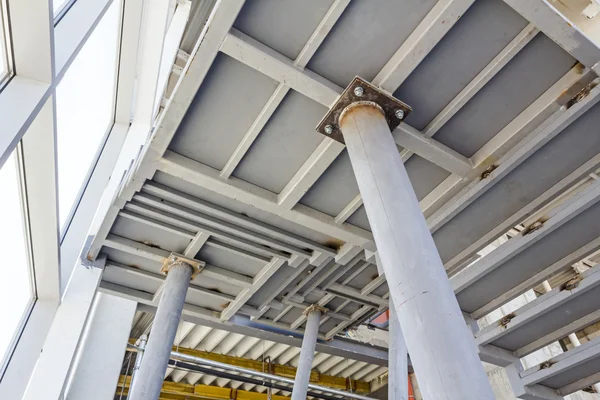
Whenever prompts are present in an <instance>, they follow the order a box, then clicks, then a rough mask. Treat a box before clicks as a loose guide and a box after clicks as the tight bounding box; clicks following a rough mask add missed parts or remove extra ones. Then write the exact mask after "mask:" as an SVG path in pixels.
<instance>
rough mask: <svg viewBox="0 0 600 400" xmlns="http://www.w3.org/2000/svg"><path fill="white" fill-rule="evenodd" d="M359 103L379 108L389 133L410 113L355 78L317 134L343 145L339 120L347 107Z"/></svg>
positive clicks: (332, 108) (408, 108) (391, 97)
mask: <svg viewBox="0 0 600 400" xmlns="http://www.w3.org/2000/svg"><path fill="white" fill-rule="evenodd" d="M359 101H361V102H362V101H365V102H372V103H375V104H377V105H378V106H379V107H381V109H382V110H383V113H384V115H385V120H386V121H387V123H388V126H389V127H390V131H393V130H394V129H396V127H397V126H398V125H400V123H401V122H402V121H403V120H404V119H405V118H406V117H407V116H408V114H409V113H410V112H411V111H412V108H411V107H410V106H408V105H407V104H405V103H403V102H401V101H400V100H398V99H396V98H395V97H394V96H392V95H391V94H390V93H388V92H386V91H385V90H383V89H381V88H378V87H377V86H375V85H373V84H371V83H369V82H367V81H366V80H364V79H362V78H361V77H358V76H357V77H355V78H354V79H353V80H352V82H350V85H348V87H347V88H346V89H345V90H344V91H343V92H342V94H341V95H340V97H338V99H337V101H336V102H335V103H334V104H333V105H332V106H331V108H330V109H329V112H328V113H327V114H325V116H324V117H323V119H322V120H321V122H319V125H317V132H319V133H321V134H323V135H325V136H327V137H329V138H331V139H333V140H336V141H338V142H340V143H344V144H345V142H344V136H343V135H342V131H341V130H340V126H339V119H340V116H341V114H342V111H343V110H344V109H345V108H346V107H347V106H349V105H350V104H352V103H355V102H359Z"/></svg>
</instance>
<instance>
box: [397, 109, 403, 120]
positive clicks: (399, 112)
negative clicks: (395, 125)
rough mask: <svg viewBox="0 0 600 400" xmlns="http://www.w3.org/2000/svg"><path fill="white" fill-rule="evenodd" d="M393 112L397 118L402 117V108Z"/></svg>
mask: <svg viewBox="0 0 600 400" xmlns="http://www.w3.org/2000/svg"><path fill="white" fill-rule="evenodd" d="M395 114H396V118H398V119H403V118H404V110H396V112H395Z"/></svg>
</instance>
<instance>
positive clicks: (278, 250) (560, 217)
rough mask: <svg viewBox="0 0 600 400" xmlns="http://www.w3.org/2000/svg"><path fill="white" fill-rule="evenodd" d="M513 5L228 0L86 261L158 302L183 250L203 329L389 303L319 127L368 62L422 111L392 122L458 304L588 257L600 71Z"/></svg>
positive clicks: (465, 306)
mask: <svg viewBox="0 0 600 400" xmlns="http://www.w3.org/2000/svg"><path fill="white" fill-rule="evenodd" d="M537 2H538V0H529V1H527V2H524V3H523V4H525V3H527V4H529V3H537ZM513 3H514V2H512V1H507V2H504V1H502V0H477V1H473V0H470V1H469V0H463V1H443V0H441V1H439V2H436V1H434V0H425V1H420V2H409V1H387V2H383V1H382V2H378V3H377V5H376V6H374V3H373V2H371V1H367V0H355V1H349V0H335V1H323V0H311V1H303V2H297V1H294V0H277V1H274V0H273V1H271V0H261V1H252V2H246V3H245V4H244V2H243V1H241V0H235V1H234V0H231V1H222V2H219V3H217V5H216V7H215V9H214V11H213V14H212V16H211V19H210V20H209V22H208V28H207V29H205V30H204V31H203V33H202V35H201V39H200V40H199V42H198V44H197V45H196V47H195V48H194V50H193V51H192V54H191V57H190V61H189V63H188V65H187V66H186V68H185V69H184V73H183V74H182V78H181V80H180V81H179V83H178V85H177V87H176V88H175V91H174V94H173V97H172V98H171V99H169V100H168V101H167V103H166V106H165V109H164V110H163V112H162V115H161V117H160V119H159V121H158V124H157V126H156V129H155V131H154V132H153V135H152V138H151V139H150V140H149V142H148V143H147V145H146V146H145V148H144V150H143V152H142V154H141V156H140V157H139V159H138V160H137V162H136V164H135V165H134V166H133V167H132V169H131V171H129V174H128V175H127V176H126V177H125V179H124V181H123V184H122V188H121V191H120V194H119V196H118V197H117V198H116V199H115V200H114V201H113V204H112V206H111V208H110V210H109V212H108V214H107V216H106V217H105V219H104V221H103V224H102V226H101V228H100V230H99V232H98V234H97V235H96V236H95V238H94V241H93V244H92V247H91V250H90V252H89V255H88V256H89V257H90V258H95V257H97V256H98V254H100V253H103V254H106V255H107V257H108V261H107V265H106V268H105V272H104V276H103V283H102V285H101V287H102V288H103V290H106V291H110V292H111V293H118V294H120V295H123V296H128V297H131V298H134V299H136V300H137V301H139V302H140V303H143V304H147V305H156V304H157V301H158V298H159V297H160V291H161V286H162V283H163V280H164V278H163V277H162V276H161V275H159V269H160V266H161V264H162V263H163V261H164V259H165V258H166V257H167V256H168V255H169V254H170V253H171V252H175V253H180V254H184V255H186V256H187V257H193V258H196V259H199V260H202V261H205V262H206V264H207V266H206V268H205V269H204V270H203V272H202V273H201V274H200V275H199V276H198V277H196V278H195V279H194V281H193V282H192V286H191V287H190V290H189V292H188V295H187V298H186V307H185V310H184V314H185V318H187V319H188V320H193V321H195V322H198V323H200V324H201V323H202V322H203V321H204V322H210V323H211V324H213V326H215V325H214V324H223V326H225V325H229V326H230V325H231V324H235V322H234V320H235V316H236V315H237V316H246V317H245V318H247V317H249V318H250V320H251V321H252V323H254V324H258V325H257V326H259V325H260V326H262V327H265V328H266V329H271V330H281V331H283V332H292V333H301V332H302V330H303V324H304V322H305V318H304V316H303V314H302V312H303V311H304V309H305V308H306V307H307V306H308V305H311V304H314V303H318V304H320V305H322V306H325V307H326V308H327V309H328V310H329V312H328V313H327V314H326V316H325V318H323V320H322V323H321V328H320V331H319V333H320V336H321V339H331V338H333V337H335V336H336V335H337V334H339V333H342V332H344V331H345V330H347V329H349V328H352V327H355V326H357V325H359V324H362V323H363V322H364V321H365V320H367V319H369V318H370V317H372V316H374V315H376V314H378V313H380V312H382V311H384V310H385V309H386V308H387V305H388V288H387V285H386V282H385V277H384V276H379V275H378V272H377V268H376V265H375V264H374V263H373V259H374V258H373V257H371V256H372V251H375V250H376V247H375V244H374V242H373V237H372V234H371V232H370V230H369V223H368V219H367V216H366V213H365V210H364V207H363V206H362V200H361V198H360V194H359V191H358V187H357V184H356V181H355V179H354V174H353V172H352V168H351V166H350V162H349V158H348V155H347V153H346V151H345V149H344V146H343V145H342V144H340V143H338V142H335V141H333V140H331V139H328V138H325V137H323V136H322V135H320V134H318V133H317V132H316V131H315V127H316V125H317V123H318V122H319V120H320V119H321V118H322V117H323V115H324V114H325V113H326V112H327V110H328V107H329V106H330V105H331V104H332V103H333V102H334V101H335V99H336V97H337V96H338V95H339V93H341V91H342V90H343V88H344V87H345V86H346V85H347V84H348V83H349V82H350V81H351V79H352V78H353V77H354V76H356V75H359V76H361V77H362V78H364V79H367V80H369V81H372V82H373V83H374V84H376V85H378V86H380V87H382V88H383V89H385V90H387V91H389V92H392V93H394V95H395V96H396V97H398V98H399V99H400V100H402V101H404V102H406V103H407V104H409V105H411V106H412V107H413V109H414V111H413V112H412V113H411V114H410V115H409V117H408V118H407V119H406V122H405V123H403V124H402V125H401V126H400V127H399V128H397V129H396V130H395V131H394V132H393V135H394V138H395V140H396V143H397V144H398V150H399V151H400V153H401V155H402V157H403V160H404V161H405V165H406V168H407V171H408V174H409V177H410V179H411V182H412V184H413V187H414V190H415V192H416V194H417V197H418V198H419V200H420V203H421V206H422V209H423V212H424V215H425V216H426V218H427V222H428V225H429V227H430V229H431V231H432V233H433V237H434V240H435V243H436V245H437V246H438V249H439V252H440V255H441V258H442V260H443V261H444V263H445V266H446V268H447V270H448V272H449V274H450V275H451V281H452V284H453V287H454V289H455V291H456V293H457V297H458V300H459V304H460V306H461V308H462V310H463V311H464V312H465V313H466V314H470V315H471V316H472V317H474V318H480V317H482V316H484V315H486V314H487V313H489V312H491V311H493V310H494V309H496V308H498V307H499V306H501V305H503V304H505V303H506V302H508V301H510V300H511V299H513V298H515V297H516V296H518V295H519V294H522V293H524V292H526V291H527V290H529V289H531V288H534V287H535V286H537V285H539V284H540V283H541V282H542V281H544V280H545V279H548V278H550V277H551V276H553V275H555V274H557V273H560V272H561V271H564V270H565V269H568V268H569V267H570V266H571V265H572V264H573V263H576V262H578V261H580V260H581V259H583V258H585V257H587V256H589V255H590V254H593V253H594V252H595V251H596V250H598V249H600V223H599V221H600V203H598V200H600V183H598V182H597V181H596V180H594V179H591V182H592V183H589V184H586V185H581V182H582V180H585V179H588V180H590V179H589V178H588V177H589V176H592V177H594V176H596V177H597V175H594V172H595V171H597V170H598V168H599V167H600V165H599V164H600V135H599V134H598V127H599V126H600V105H596V103H597V101H598V100H599V99H600V98H599V97H598V94H599V93H600V87H596V84H597V83H598V78H597V76H596V74H595V73H594V72H593V71H592V70H590V68H588V67H590V65H589V64H590V63H589V59H588V58H586V59H585V60H583V59H580V61H582V62H583V63H584V64H582V63H580V62H578V61H577V60H576V59H575V58H573V56H571V55H570V54H569V53H568V52H567V51H565V50H564V49H563V48H561V46H559V44H557V43H555V41H554V40H551V39H550V38H549V37H548V36H546V35H545V34H544V33H542V32H540V31H539V30H538V28H537V27H536V24H534V23H531V22H529V21H528V20H526V19H525V18H524V17H523V16H521V15H520V14H519V13H518V12H517V11H515V10H514V9H513V8H512V7H517V6H515V4H513ZM509 4H511V5H509ZM517 8H519V9H520V11H521V12H523V10H525V11H527V10H528V7H527V6H525V5H523V6H518V7H517ZM528 15H529V16H531V19H532V20H533V19H535V18H534V17H536V15H535V14H532V13H530V14H528ZM598 53H599V55H598V58H599V59H600V51H598ZM590 174H591V175H590ZM566 193H569V195H565V194H566ZM549 205H550V206H549ZM533 217H535V218H534V219H533V220H532V218H533ZM519 224H523V225H524V226H525V229H523V230H522V231H521V232H520V233H519V234H517V235H516V236H514V237H512V238H511V239H510V240H508V241H507V242H506V243H504V244H503V245H502V246H500V247H499V248H497V249H496V250H494V251H492V252H491V253H490V254H488V255H486V256H485V257H482V258H479V259H478V260H477V261H476V262H474V263H473V260H475V259H477V258H478V257H480V256H478V254H477V253H478V252H479V251H480V250H481V249H483V248H484V247H486V246H487V245H488V244H489V243H491V242H492V241H494V240H496V239H497V238H498V237H500V236H502V235H504V234H505V233H507V232H508V231H509V230H511V229H512V228H513V227H514V226H516V225H519ZM364 250H367V252H366V253H365V251H364ZM546 296H549V294H548V295H546ZM576 301H582V300H581V298H580V299H579V300H576V299H575V298H573V299H572V300H569V301H567V303H565V304H575V303H572V302H576ZM565 307H567V305H565ZM568 307H570V305H569V306H568ZM588 308H589V310H588ZM598 308H600V304H596V303H595V302H586V308H585V310H586V311H585V312H584V311H581V312H582V313H583V314H585V313H587V312H588V311H589V312H590V313H593V312H597V310H598ZM567 311H568V310H567V309H564V310H563V309H559V310H558V311H557V312H567ZM584 316H585V315H582V316H581V317H584ZM555 322H556V321H555ZM568 323H569V321H566V320H565V321H562V320H561V321H559V323H558V324H550V325H547V324H546V325H544V324H541V325H538V324H535V325H534V326H527V327H521V328H519V329H515V330H514V332H515V333H514V335H517V337H516V338H515V339H514V341H515V342H514V343H517V342H518V343H519V344H518V345H517V344H514V343H513V344H514V345H513V344H510V345H508V344H506V346H505V345H504V344H503V345H502V346H501V347H503V348H506V349H508V350H510V351H511V352H512V351H514V350H515V349H517V350H518V349H520V348H522V344H523V343H529V342H528V341H529V340H530V339H531V338H534V337H538V336H539V335H541V334H542V333H543V335H547V334H550V333H551V332H550V331H552V330H554V331H555V330H557V329H561V328H562V327H563V326H564V325H566V324H568ZM561 324H562V326H561ZM582 327H584V326H582ZM525 329H529V330H528V331H527V332H529V333H527V335H529V334H531V335H532V336H531V337H530V336H527V335H526V334H525V333H523V334H521V333H519V332H525ZM546 329H547V331H546ZM542 331H543V332H542ZM566 333H567V334H568V333H570V332H566ZM543 335H542V336H543ZM565 336H566V335H565ZM510 337H511V336H505V337H504V338H503V339H497V340H498V341H505V342H507V343H508V341H510V340H513V339H510ZM540 337H541V336H540ZM511 343H512V342H511ZM498 345H499V344H498ZM499 346H500V345H499ZM596 347H597V346H596ZM581 351H583V350H581ZM586 365H587V364H586ZM594 365H595V367H594V368H595V370H594V372H598V371H600V368H596V367H598V365H597V364H594ZM586 368H587V367H586ZM594 368H592V369H594ZM586 373H587V372H586ZM548 379H550V378H548ZM599 380H600V379H599ZM532 382H533V381H532ZM539 382H541V383H542V384H544V385H545V384H546V383H547V386H548V387H553V388H556V387H558V386H560V384H557V383H550V381H548V382H546V381H541V380H538V381H536V383H539Z"/></svg>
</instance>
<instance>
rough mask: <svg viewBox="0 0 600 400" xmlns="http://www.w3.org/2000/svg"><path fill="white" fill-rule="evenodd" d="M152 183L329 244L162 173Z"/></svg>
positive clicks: (281, 220) (314, 233)
mask: <svg viewBox="0 0 600 400" xmlns="http://www.w3.org/2000/svg"><path fill="white" fill-rule="evenodd" d="M153 181H154V182H157V183H160V184H163V185H166V186H169V187H171V188H173V189H175V190H178V191H180V192H182V193H186V194H189V195H191V196H194V197H197V198H199V199H202V200H206V201H208V202H211V203H213V204H217V205H219V206H221V207H224V208H227V209H229V210H231V211H233V212H236V213H238V214H242V215H246V216H248V217H250V218H254V219H256V220H259V221H262V222H264V223H266V224H270V225H273V226H277V227H279V228H281V229H284V230H286V231H289V232H292V233H295V234H298V235H300V236H303V237H305V238H308V239H311V240H314V241H316V242H318V243H322V244H325V243H328V242H329V239H330V238H329V237H328V236H326V235H324V234H322V233H320V232H317V231H314V230H311V229H308V228H305V227H303V226H299V225H298V224H295V223H293V222H291V221H289V220H286V219H284V218H281V217H278V216H276V215H273V214H271V213H268V212H265V211H262V210H259V209H257V208H256V207H252V206H249V205H247V204H243V203H241V202H239V201H236V200H234V199H231V198H229V197H225V196H221V195H219V194H217V193H215V192H211V191H209V190H206V189H204V188H202V187H199V186H195V185H190V184H188V183H186V182H185V181H183V180H181V179H178V178H176V177H174V176H171V175H167V174H165V173H162V172H157V173H156V174H155V175H154V179H153Z"/></svg>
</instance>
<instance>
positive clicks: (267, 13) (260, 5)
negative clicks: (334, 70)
mask: <svg viewBox="0 0 600 400" xmlns="http://www.w3.org/2000/svg"><path fill="white" fill-rule="evenodd" d="M331 3H333V1H332V0H302V1H297V0H253V1H247V2H246V3H245V5H244V7H243V8H242V11H240V13H239V15H238V17H237V20H236V21H235V24H234V27H235V28H237V29H239V30H240V31H242V32H244V33H245V34H247V35H248V36H251V37H253V38H254V39H256V40H258V41H259V42H261V43H264V44H265V45H267V46H269V47H270V48H272V49H273V50H275V51H277V52H278V53H281V54H283V55H285V56H286V57H287V58H291V59H292V60H293V59H295V58H296V57H297V56H298V54H300V51H301V50H302V48H303V47H304V45H305V43H306V42H307V41H308V39H309V38H310V36H311V35H312V33H313V31H314V30H315V29H316V28H317V25H319V22H321V19H322V18H323V16H324V15H325V13H327V10H328V9H329V7H330V6H331Z"/></svg>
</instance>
